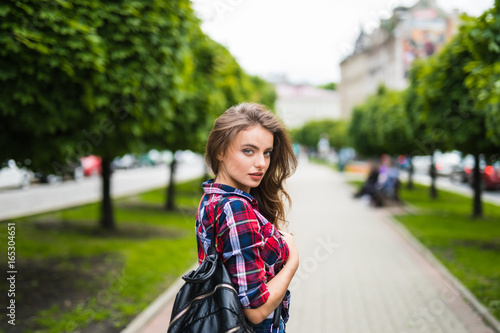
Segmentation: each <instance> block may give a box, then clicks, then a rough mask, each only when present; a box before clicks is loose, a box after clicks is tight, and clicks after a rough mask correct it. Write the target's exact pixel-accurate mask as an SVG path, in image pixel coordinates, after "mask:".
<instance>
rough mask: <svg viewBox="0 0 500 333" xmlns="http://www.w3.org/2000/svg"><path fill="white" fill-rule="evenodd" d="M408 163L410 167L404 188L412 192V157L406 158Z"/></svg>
mask: <svg viewBox="0 0 500 333" xmlns="http://www.w3.org/2000/svg"><path fill="white" fill-rule="evenodd" d="M408 162H409V164H410V166H409V167H408V184H406V188H407V189H409V190H413V171H414V170H413V159H412V157H411V156H410V157H408Z"/></svg>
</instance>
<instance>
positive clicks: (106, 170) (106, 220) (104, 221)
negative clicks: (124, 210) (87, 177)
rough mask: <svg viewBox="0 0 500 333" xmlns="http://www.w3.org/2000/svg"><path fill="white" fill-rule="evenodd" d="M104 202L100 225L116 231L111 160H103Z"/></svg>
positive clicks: (105, 158) (104, 158)
mask: <svg viewBox="0 0 500 333" xmlns="http://www.w3.org/2000/svg"><path fill="white" fill-rule="evenodd" d="M101 168H102V173H101V178H102V202H101V220H100V225H101V227H102V228H104V229H107V230H114V229H115V228H116V225H115V216H114V212H113V202H112V200H111V158H109V157H103V158H102V164H101Z"/></svg>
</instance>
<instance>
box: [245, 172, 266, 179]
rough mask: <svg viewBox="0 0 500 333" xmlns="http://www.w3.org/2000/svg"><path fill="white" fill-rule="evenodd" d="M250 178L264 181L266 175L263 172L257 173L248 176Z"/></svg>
mask: <svg viewBox="0 0 500 333" xmlns="http://www.w3.org/2000/svg"><path fill="white" fill-rule="evenodd" d="M248 175H249V176H250V178H252V179H253V180H261V179H262V176H264V173H263V172H256V173H250V174H248Z"/></svg>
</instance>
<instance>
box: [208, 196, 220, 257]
mask: <svg viewBox="0 0 500 333" xmlns="http://www.w3.org/2000/svg"><path fill="white" fill-rule="evenodd" d="M221 201H222V200H219V201H217V204H216V205H215V208H214V215H213V220H214V221H213V225H212V238H211V240H210V249H209V252H210V253H209V255H211V254H217V249H216V248H215V241H216V235H217V231H216V228H217V224H218V222H219V215H218V214H217V213H218V210H219V204H220V202H221Z"/></svg>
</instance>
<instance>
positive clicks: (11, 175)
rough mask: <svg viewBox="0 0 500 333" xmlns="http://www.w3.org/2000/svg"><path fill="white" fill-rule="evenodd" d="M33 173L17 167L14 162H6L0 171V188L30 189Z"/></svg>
mask: <svg viewBox="0 0 500 333" xmlns="http://www.w3.org/2000/svg"><path fill="white" fill-rule="evenodd" d="M32 179H33V173H32V172H31V171H29V170H27V169H25V168H22V167H19V166H18V165H17V164H16V161H14V160H8V161H7V162H6V163H5V164H4V165H3V166H2V168H1V169H0V188H22V189H26V188H28V187H30V185H31V181H32Z"/></svg>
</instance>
